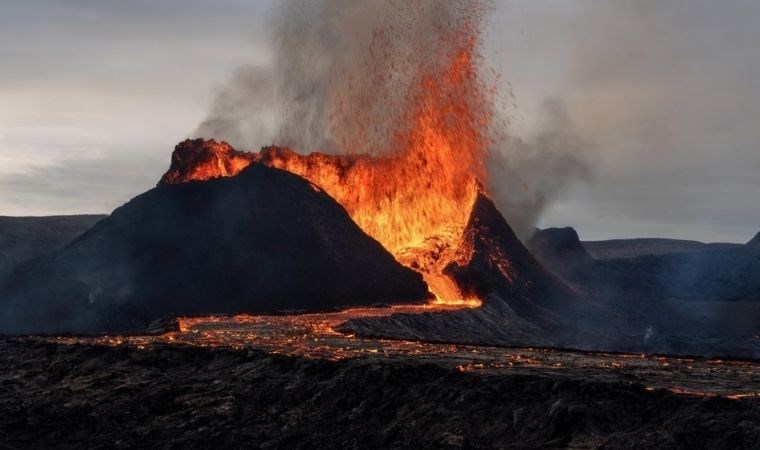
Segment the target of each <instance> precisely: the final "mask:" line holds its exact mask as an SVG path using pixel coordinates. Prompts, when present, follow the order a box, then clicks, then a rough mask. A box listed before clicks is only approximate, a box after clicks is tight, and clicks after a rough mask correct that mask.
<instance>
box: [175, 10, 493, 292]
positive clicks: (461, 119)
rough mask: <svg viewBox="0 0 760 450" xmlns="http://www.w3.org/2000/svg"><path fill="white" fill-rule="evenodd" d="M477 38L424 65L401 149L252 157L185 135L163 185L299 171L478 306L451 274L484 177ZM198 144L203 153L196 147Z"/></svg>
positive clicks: (369, 229) (469, 36)
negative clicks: (261, 167)
mask: <svg viewBox="0 0 760 450" xmlns="http://www.w3.org/2000/svg"><path fill="white" fill-rule="evenodd" d="M478 34H479V27H478V26H475V25H474V24H467V23H466V24H465V25H464V26H462V28H461V29H460V32H459V33H454V36H453V37H452V43H449V45H447V46H446V48H449V49H451V50H450V51H449V53H448V54H445V55H441V56H442V59H443V61H444V63H443V64H441V63H440V61H435V62H434V63H431V64H430V65H429V66H428V67H426V68H425V69H420V72H421V73H418V74H417V75H416V79H417V82H416V83H414V84H413V88H412V90H411V92H410V93H409V94H408V96H407V104H406V105H405V106H406V107H405V110H404V111H402V112H400V113H398V114H396V116H395V117H392V118H390V119H389V120H393V121H394V122H395V124H394V127H393V128H394V129H395V130H396V132H395V135H394V136H393V137H392V139H391V141H392V142H393V144H392V145H393V147H394V148H395V149H396V150H395V151H391V152H387V151H386V152H382V151H378V154H382V155H384V156H373V155H366V154H361V155H358V154H352V153H351V152H350V151H346V152H345V154H343V155H324V154H320V153H312V154H310V155H308V156H303V155H299V154H297V153H294V152H292V151H289V150H287V149H280V148H275V147H269V148H265V149H263V150H262V151H261V152H260V153H258V154H250V153H248V154H246V153H241V152H237V151H235V150H234V149H232V148H231V147H229V145H227V144H226V143H216V142H214V141H208V142H206V141H200V142H199V141H186V142H185V143H182V144H180V145H179V146H178V147H177V149H176V151H175V155H174V157H173V159H172V167H171V168H170V170H169V172H167V174H166V175H164V178H163V179H162V182H163V183H179V182H185V181H190V180H205V179H208V178H212V177H217V176H222V177H224V176H232V175H235V174H236V173H238V172H239V171H240V170H242V169H243V168H244V167H245V166H246V165H248V164H250V163H251V162H254V161H255V162H259V163H262V164H265V165H267V166H270V167H275V168H279V169H283V170H287V171H290V172H292V173H295V174H298V175H300V176H302V177H304V178H306V179H308V180H309V181H311V182H312V183H314V184H315V185H317V186H319V187H321V188H322V189H324V190H325V191H326V192H327V193H328V194H329V195H330V196H332V197H333V198H335V200H337V201H338V202H339V203H341V204H342V205H343V206H344V207H345V208H346V210H347V211H348V213H349V215H350V216H351V217H352V219H353V220H354V221H355V222H356V223H357V224H358V225H359V227H361V229H362V230H364V231H365V232H366V233H367V234H368V235H370V236H372V237H373V238H375V239H377V240H378V241H379V242H380V243H381V244H382V245H383V246H384V247H385V248H386V249H388V250H389V251H390V252H391V253H392V254H393V255H394V256H395V257H396V258H397V259H398V260H399V262H401V263H402V264H405V265H407V266H408V267H411V268H413V269H415V270H417V271H419V272H420V273H422V275H423V277H424V279H425V281H426V282H427V284H428V286H429V288H430V290H431V292H433V293H434V294H435V296H436V300H435V302H436V303H440V304H459V305H468V306H478V305H480V303H481V301H480V300H479V299H477V298H467V296H465V295H463V294H462V292H461V291H460V289H459V288H458V287H457V285H456V284H455V283H454V282H453V281H452V280H451V279H450V278H449V277H448V276H446V275H445V274H444V269H445V267H446V266H447V265H448V264H450V263H451V262H455V261H456V255H458V254H459V255H461V254H462V252H458V251H457V249H458V245H459V240H460V238H461V236H462V232H463V230H464V228H465V226H466V224H467V221H468V219H469V215H470V211H471V209H472V205H473V203H474V201H475V198H476V195H477V194H478V190H479V189H481V188H480V187H479V186H480V185H479V183H478V180H479V181H481V182H484V181H485V180H484V176H485V172H484V170H483V159H484V156H485V153H486V149H487V147H488V145H489V140H488V137H487V132H488V129H489V126H490V121H491V107H490V104H491V103H490V102H491V97H492V92H491V91H490V90H489V89H487V87H486V86H485V84H484V83H482V81H481V80H480V77H479V73H478V70H477V64H476V63H477V62H478V61H479V60H480V59H481V58H480V55H479V53H478V42H479V39H478ZM199 145H200V147H202V148H201V151H198V150H197V149H194V150H190V149H191V148H195V147H198V146H199ZM177 153H186V155H177ZM175 163H176V164H175Z"/></svg>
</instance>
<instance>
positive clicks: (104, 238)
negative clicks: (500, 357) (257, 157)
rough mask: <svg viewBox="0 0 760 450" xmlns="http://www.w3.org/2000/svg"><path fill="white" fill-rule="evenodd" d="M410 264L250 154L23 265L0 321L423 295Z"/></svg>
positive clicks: (81, 327)
mask: <svg viewBox="0 0 760 450" xmlns="http://www.w3.org/2000/svg"><path fill="white" fill-rule="evenodd" d="M429 296H430V294H429V293H428V290H427V288H426V286H425V284H424V283H423V281H422V278H421V276H420V275H419V274H417V273H415V272H414V271H412V270H410V269H408V268H405V267H403V266H401V265H400V264H399V263H397V262H396V261H395V260H394V258H393V256H392V255H391V254H390V253H388V252H387V251H386V250H385V249H384V248H383V247H382V246H381V245H380V244H379V243H378V242H376V241H375V240H373V239H372V238H370V237H369V236H367V235H366V234H365V233H364V232H362V231H361V230H360V229H359V227H358V226H356V224H354V222H352V221H351V219H350V218H349V216H348V214H347V213H346V211H345V210H344V209H343V208H342V207H341V206H340V205H339V204H337V203H336V202H335V201H334V200H333V199H332V198H331V197H330V196H328V195H327V194H326V193H325V192H324V191H323V190H322V189H320V188H318V187H317V186H315V185H314V184H312V183H310V182H308V181H306V180H304V179H303V178H301V177H298V176H296V175H293V174H290V173H287V172H285V171H281V170H277V169H272V168H268V167H265V166H264V165H262V164H253V165H251V166H250V167H247V168H246V169H245V170H242V171H241V172H240V173H239V174H238V176H236V177H234V178H223V179H214V180H209V181H205V182H193V183H186V184H179V185H162V186H160V187H157V188H154V189H152V190H150V191H148V192H146V193H144V194H142V195H140V196H138V197H136V198H134V199H132V200H131V201H130V202H128V203H127V204H125V205H124V206H122V207H120V208H118V209H116V210H115V211H114V212H113V213H112V214H111V215H110V216H109V217H108V218H106V219H104V220H102V221H101V222H99V223H98V224H97V225H95V226H94V227H93V228H91V229H90V230H89V231H87V232H86V233H85V234H84V235H82V236H81V237H79V238H78V239H76V240H74V241H73V242H72V243H70V244H69V245H67V246H66V247H65V248H63V249H61V250H59V251H57V252H55V253H53V254H50V255H48V256H44V257H41V258H38V259H36V260H33V261H31V262H28V263H26V264H22V265H21V266H20V267H18V268H17V270H16V271H15V273H14V274H13V275H12V276H11V277H10V279H9V281H8V284H7V286H6V288H5V294H4V295H3V297H2V298H3V299H4V304H3V305H2V307H3V311H4V314H3V323H2V330H3V331H5V332H28V331H34V332H39V331H44V332H71V331H77V332H80V331H104V330H124V329H144V328H145V326H146V325H147V324H148V323H149V322H150V321H152V320H154V319H156V318H158V317H161V316H164V315H167V314H180V315H188V314H192V315H196V314H210V313H237V312H243V311H244V312H270V311H275V310H285V309H308V310H325V309H331V308H334V307H338V306H343V305H369V304H375V303H394V302H402V303H415V302H424V301H426V300H427V299H428V297H429Z"/></svg>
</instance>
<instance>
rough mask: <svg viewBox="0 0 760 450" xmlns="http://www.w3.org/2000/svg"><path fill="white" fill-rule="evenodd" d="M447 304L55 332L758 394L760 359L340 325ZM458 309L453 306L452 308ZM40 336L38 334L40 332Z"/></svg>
mask: <svg viewBox="0 0 760 450" xmlns="http://www.w3.org/2000/svg"><path fill="white" fill-rule="evenodd" d="M442 309H448V308H445V307H441V306H440V305H436V306H430V305H408V306H394V307H390V308H357V309H349V310H344V311H340V312H330V313H315V314H292V315H236V316H208V317H192V318H189V317H188V318H181V319H179V331H171V332H167V333H163V334H156V335H148V334H145V335H134V334H130V335H102V336H57V337H48V338H44V339H46V340H49V341H53V342H55V343H58V344H64V345H71V344H94V345H96V346H97V345H104V346H116V347H129V348H134V349H148V348H153V347H157V346H158V347H161V346H172V347H176V346H183V345H184V346H195V347H222V348H231V349H237V350H245V349H258V350H263V351H265V352H267V353H270V354H283V355H290V356H298V357H303V358H307V359H324V360H331V361H341V360H346V359H362V358H365V359H370V358H374V359H387V360H398V361H404V360H408V361H415V362H421V363H434V364H437V365H441V366H444V367H448V368H450V369H453V370H457V371H461V372H475V373H484V374H525V375H547V376H551V377H553V378H575V379H586V380H594V381H602V382H613V383H614V382H620V383H626V384H641V385H643V386H645V387H646V388H647V390H656V389H667V390H670V391H672V392H674V393H677V394H683V395H693V396H722V397H726V398H731V399H738V398H747V397H749V398H758V397H760V362H758V361H748V360H720V359H705V358H693V357H678V356H661V355H647V354H627V353H604V352H590V351H574V350H566V349H553V348H516V347H496V346H476V345H461V344H447V343H429V342H419V341H407V340H388V339H374V338H365V337H358V336H355V335H350V334H343V333H340V332H338V331H336V330H335V328H336V327H337V326H338V325H340V324H341V323H343V322H345V321H347V320H350V319H355V318H367V317H380V316H387V315H389V314H393V313H421V312H430V311H433V310H434V311H440V310H442ZM452 309H453V308H452ZM35 339H36V338H35Z"/></svg>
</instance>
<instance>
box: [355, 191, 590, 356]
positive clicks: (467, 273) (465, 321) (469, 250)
mask: <svg viewBox="0 0 760 450" xmlns="http://www.w3.org/2000/svg"><path fill="white" fill-rule="evenodd" d="M462 239H463V241H462V245H461V248H460V252H462V255H460V258H458V259H459V260H460V261H463V262H461V263H459V264H456V263H452V264H451V265H450V266H449V267H447V268H446V273H447V274H448V275H449V276H450V277H452V278H453V279H454V280H455V281H456V283H457V285H458V286H459V287H460V288H461V289H463V290H464V292H465V293H472V294H476V295H477V296H478V297H480V298H483V299H485V301H484V305H483V306H482V307H480V308H476V309H467V310H459V311H451V312H443V313H426V314H393V315H392V316H390V317H381V318H366V319H354V320H350V321H348V322H346V323H345V324H343V325H341V327H340V329H341V330H343V331H346V332H353V333H358V334H361V335H367V336H379V337H393V338H402V339H421V340H430V341H443V342H460V343H473V344H478V343H485V344H499V345H559V346H562V345H573V344H574V343H576V342H577V341H578V339H584V340H586V339H588V338H589V335H588V334H586V333H583V332H581V331H579V330H578V329H577V328H576V327H575V324H574V322H576V320H579V318H581V317H582V318H583V320H587V319H588V317H589V316H591V315H596V314H598V313H599V311H596V310H595V307H594V306H593V305H591V304H589V303H587V302H586V301H585V300H584V299H583V298H582V297H581V296H580V295H579V294H578V293H576V292H575V291H574V290H572V289H571V288H569V287H568V286H567V285H565V284H564V283H563V282H562V281H560V280H559V279H558V278H556V277H555V276H554V275H552V274H551V273H549V272H547V271H546V269H544V267H543V266H542V265H541V264H540V263H539V262H538V261H537V260H536V259H535V258H534V257H533V256H532V255H531V254H530V253H529V252H528V250H527V249H526V248H525V246H524V245H523V244H522V243H521V242H520V240H519V239H518V238H517V236H516V235H515V233H514V231H513V230H512V228H511V227H510V226H509V224H508V223H507V222H506V220H505V219H504V217H503V216H502V215H501V213H499V211H498V210H497V209H496V206H495V205H494V204H493V202H492V201H491V200H490V199H489V198H488V197H487V196H485V195H482V194H481V195H479V196H478V198H477V199H476V201H475V204H474V205H473V209H472V212H471V213H470V219H469V222H468V224H467V227H466V228H465V231H464V233H463V238H462Z"/></svg>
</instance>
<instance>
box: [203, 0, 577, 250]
mask: <svg viewBox="0 0 760 450" xmlns="http://www.w3.org/2000/svg"><path fill="white" fill-rule="evenodd" d="M492 9H493V5H492V4H491V2H490V1H487V0H452V1H433V0H425V1H420V2H395V1H387V0H373V1H364V2H355V1H351V0H319V1H303V0H286V1H284V2H281V3H280V4H279V6H278V7H277V8H276V9H274V10H273V11H272V17H271V19H270V21H269V24H270V29H269V38H270V49H271V61H270V63H269V64H268V65H266V66H256V67H250V66H248V67H242V68H240V69H238V70H237V71H236V72H235V74H234V75H233V77H232V79H231V80H230V82H229V84H228V85H227V86H226V87H225V88H224V89H222V90H221V91H220V92H219V93H218V95H217V97H216V99H215V101H214V103H213V105H212V108H211V111H210V112H209V115H208V117H207V118H206V119H205V120H204V121H203V123H201V125H200V126H199V127H198V129H197V130H196V132H195V135H196V136H199V137H205V138H215V139H222V140H226V141H228V142H230V143H231V144H232V145H233V146H235V147H236V148H238V149H257V148H259V147H261V146H263V145H267V144H275V145H280V146H285V147H289V148H292V149H295V150H297V151H299V152H302V153H308V152H311V151H322V152H327V153H370V154H385V153H387V152H388V151H389V150H391V149H392V148H393V145H394V143H395V142H394V139H396V137H397V136H398V134H399V133H400V132H403V131H404V129H403V128H404V126H409V124H410V123H411V122H412V121H409V120H408V119H409V117H408V114H409V112H410V111H412V110H414V106H413V105H411V103H412V102H414V100H415V98H414V95H410V92H412V91H413V90H414V89H415V83H417V82H418V81H419V74H420V73H436V72H440V71H439V70H435V68H436V67H437V65H440V64H443V63H444V62H445V61H447V59H448V58H446V55H447V54H450V53H451V52H452V50H454V49H455V48H456V46H457V45H461V43H460V42H457V41H456V38H452V34H454V30H457V29H459V28H461V27H464V26H470V27H478V29H482V28H484V27H485V22H486V19H487V18H488V17H489V15H490V13H491V12H492ZM476 34H479V33H476ZM478 52H480V49H478ZM477 56H478V58H479V59H480V63H479V66H478V76H482V77H483V79H484V80H485V81H484V82H485V84H490V85H494V86H492V87H493V88H492V89H491V90H490V91H489V92H490V93H491V95H490V98H487V99H485V103H488V104H487V105H485V107H484V110H489V111H493V110H494V109H495V108H494V105H496V104H497V103H500V102H501V101H502V99H501V98H500V97H506V96H507V95H508V94H509V93H507V92H502V91H500V90H499V89H498V86H495V83H494V82H493V81H492V80H491V79H490V78H489V77H491V75H492V73H491V72H490V71H489V70H488V67H487V65H486V64H485V63H484V60H485V59H484V58H483V56H482V55H481V54H480V53H478V55H477ZM431 68H433V70H431ZM486 114H491V113H488V112H487V113H486ZM544 116H545V117H544V120H543V122H542V129H541V130H540V131H538V132H537V133H536V134H535V135H533V136H529V137H527V138H525V139H521V138H518V137H514V136H509V130H508V129H496V127H495V122H493V123H491V124H490V125H487V126H485V127H484V130H483V134H484V136H486V139H485V140H488V141H491V142H493V144H492V145H491V148H488V149H484V150H485V151H484V152H483V154H484V155H486V158H485V161H483V163H484V164H485V165H486V169H487V171H488V172H489V180H488V185H489V188H490V191H491V193H492V195H493V197H494V200H495V201H496V203H497V205H498V206H499V207H500V209H501V210H502V211H503V212H504V214H505V215H506V216H507V218H508V219H509V221H510V223H512V224H513V226H514V227H515V229H516V231H517V232H518V234H519V235H520V236H521V237H522V238H524V237H527V236H528V235H529V234H530V233H531V232H532V230H533V226H534V224H535V223H536V221H537V220H538V219H539V218H540V216H541V213H542V211H543V209H544V208H545V207H546V206H547V205H548V204H550V203H551V201H552V200H553V199H554V198H556V196H557V195H558V194H559V193H561V191H562V190H563V189H564V188H565V187H566V186H567V185H568V184H569V183H571V182H573V181H575V180H578V179H588V178H589V165H588V163H587V161H586V160H585V158H584V157H583V155H584V151H585V149H586V146H587V144H588V143H587V142H586V140H584V139H583V138H581V137H579V136H578V135H577V134H576V133H575V130H574V129H573V128H572V124H571V123H570V120H569V118H568V116H567V112H566V111H565V109H564V105H563V104H562V103H561V102H560V101H557V100H550V101H547V103H546V104H545V107H544ZM508 121H509V120H505V121H504V122H505V123H506V122H508ZM497 136H499V137H498V138H497ZM504 136H506V137H504Z"/></svg>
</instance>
